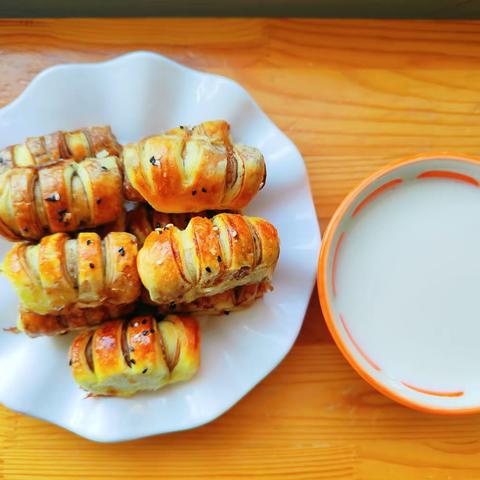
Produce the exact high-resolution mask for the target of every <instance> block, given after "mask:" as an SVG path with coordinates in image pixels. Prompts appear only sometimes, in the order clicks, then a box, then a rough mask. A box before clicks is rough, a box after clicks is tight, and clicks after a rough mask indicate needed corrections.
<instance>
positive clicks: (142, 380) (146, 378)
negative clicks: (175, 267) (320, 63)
mask: <svg viewBox="0 0 480 480" xmlns="http://www.w3.org/2000/svg"><path fill="white" fill-rule="evenodd" d="M199 364H200V333H199V328H198V324H197V322H196V321H195V320H194V319H193V318H190V317H178V316H176V315H169V316H168V317H166V318H165V319H164V320H162V321H161V322H157V321H156V320H155V318H153V317H152V316H140V317H135V318H133V319H132V320H130V321H124V320H113V321H110V322H107V323H105V324H103V325H102V326H101V327H99V328H97V329H96V330H95V331H94V332H91V331H90V332H82V333H81V334H80V335H78V336H77V337H76V338H75V339H74V341H73V343H72V345H71V347H70V365H71V367H72V373H73V377H74V379H75V381H76V382H77V383H78V384H79V385H80V386H81V387H82V388H83V389H85V390H87V391H89V392H92V393H94V394H97V395H119V396H130V395H133V394H134V393H136V392H138V391H140V390H156V389H158V388H161V387H163V386H165V385H167V384H169V383H174V382H178V381H185V380H189V379H190V378H191V377H192V376H193V375H194V374H195V373H196V371H197V370H198V367H199Z"/></svg>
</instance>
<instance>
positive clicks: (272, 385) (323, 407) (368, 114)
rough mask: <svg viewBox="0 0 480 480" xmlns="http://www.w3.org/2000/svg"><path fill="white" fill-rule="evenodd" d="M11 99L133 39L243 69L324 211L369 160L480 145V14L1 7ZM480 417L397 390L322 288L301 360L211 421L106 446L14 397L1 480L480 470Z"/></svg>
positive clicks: (181, 57) (454, 475) (6, 419)
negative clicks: (438, 16) (406, 16)
mask: <svg viewBox="0 0 480 480" xmlns="http://www.w3.org/2000/svg"><path fill="white" fill-rule="evenodd" d="M0 45H1V62H0V104H1V105H4V104H6V103H7V102H9V101H10V100H12V99H13V98H14V97H15V96H16V95H18V94H19V93H20V92H21V91H22V90H23V89H24V88H25V86H26V85H27V84H28V82H29V81H30V80H31V79H32V77H33V76H34V75H35V74H36V73H38V72H39V71H40V70H42V69H43V68H45V67H47V66H50V65H53V64H57V63H61V62H86V61H96V60H104V59H107V58H111V57H113V56H115V55H118V54H121V53H123V52H126V51H129V50H133V49H148V50H153V51H157V52H159V53H163V54H165V55H168V56H169V57H171V58H173V59H175V60H178V61H180V62H182V63H185V64H187V65H189V66H192V67H194V68H198V69H201V70H206V71H211V72H215V73H220V74H224V75H228V76H229V77H231V78H233V79H235V80H237V81H239V82H241V83H242V84H243V85H244V86H245V87H246V88H247V89H248V90H249V91H250V92H251V93H252V95H253V96H254V97H255V99H256V100H257V101H258V102H259V103H260V105H261V106H262V107H263V108H264V110H265V111H266V112H267V113H268V114H269V115H270V116H271V118H272V119H273V120H274V121H275V122H276V123H277V124H278V125H279V126H280V128H282V129H283V130H284V131H285V132H286V133H287V134H288V135H289V136H290V137H291V138H292V139H293V141H294V142H295V143H296V144H297V146H298V147H299V148H300V150H301V152H302V154H303V155H304V158H305V162H306V164H307V168H308V171H309V174H310V182H311V186H312V192H313V195H314V200H315V204H316V207H317V212H318V216H319V218H320V220H321V223H322V226H323V227H325V226H326V223H327V221H328V219H329V217H330V216H331V215H332V213H333V212H334V210H335V208H336V206H337V205H338V203H339V202H340V201H341V199H342V198H343V197H344V196H345V195H346V194H347V192H348V191H349V190H350V189H351V188H352V186H354V185H355V184H356V183H357V182H358V181H360V180H361V179H362V178H363V177H365V176H366V175H367V174H369V173H371V172H373V171H374V170H376V169H377V168H379V167H381V166H383V165H385V164H387V163H388V162H390V161H392V160H394V159H396V158H398V157H399V156H401V155H406V154H411V153H416V152H419V151H425V150H430V149H434V150H442V149H455V150H463V151H467V152H471V153H479V152H480V148H479V146H480V141H479V139H480V121H479V113H480V102H479V100H478V89H479V88H478V85H479V84H480V67H479V65H480V62H479V60H480V23H478V22H453V21H451V22H434V21H429V22H402V21H381V22H379V21H353V20H346V21H338V20H300V19H298V20H282V19H228V20H222V19H204V20H192V19H129V20H126V19H116V20H111V19H109V20H81V19H76V20H75V19H70V20H49V19H45V20H34V21H32V20H15V21H7V20H3V21H0ZM479 428H480V416H470V417H440V416H432V415H426V414H421V413H418V412H414V411H411V410H408V409H406V408H404V407H401V406H399V405H396V404H394V403H393V402H391V401H390V400H388V399H386V398H385V397H383V396H381V395H380V394H378V393H376V392H375V391H374V390H373V389H372V388H371V387H369V386H368V385H367V384H366V383H365V382H364V381H363V380H361V379H360V378H359V377H358V375H356V374H355V372H354V371H353V370H352V369H351V368H350V367H349V366H348V364H347V363H346V362H345V360H344V359H343V357H342V356H341V355H340V353H339V352H338V350H337V349H336V347H335V346H334V345H333V344H332V341H331V338H330V336H329V334H328V332H327V331H326V328H325V325H324V323H323V319H322V317H321V312H320V308H319V305H318V300H316V297H315V295H314V296H313V299H312V302H311V304H310V307H309V310H308V313H307V318H306V320H305V324H304V327H303V329H302V332H301V334H300V337H299V339H298V340H297V342H296V344H295V346H294V348H293V349H292V352H291V353H290V355H289V356H288V357H287V358H286V360H285V361H284V362H283V363H282V364H281V365H280V366H279V367H278V368H277V369H276V370H275V371H274V372H273V373H272V375H270V376H269V377H268V378H267V379H265V380H264V381H263V382H262V383H261V384H260V385H259V386H258V387H257V388H255V389H254V390H253V391H252V392H251V393H250V394H249V395H247V396H246V397H245V398H244V399H243V400H242V401H241V402H240V403H239V404H238V405H236V406H235V407H234V408H233V409H232V410H231V411H229V412H228V413H227V414H225V415H224V416H223V417H221V418H220V419H218V420H216V421H215V422H213V423H212V424H210V425H207V426H205V427H202V428H200V429H197V430H193V431H189V432H182V433H177V434H172V435H166V436H161V437H154V438H150V439H145V440H140V441H136V442H128V443H126V444H119V445H97V444H93V443H91V442H89V441H86V440H83V439H80V438H78V437H76V436H75V435H73V434H71V433H68V432H65V431H63V430H61V429H59V428H57V427H54V426H52V425H48V424H46V423H44V422H41V421H38V420H35V419H31V418H27V417H24V416H21V415H17V414H15V413H13V412H10V411H8V410H7V409H5V408H0V479H2V480H3V479H8V480H14V479H15V480H17V479H27V478H48V479H52V478H66V477H69V478H88V479H97V478H98V479H106V478H118V479H122V478H144V479H148V478H159V477H160V476H162V478H165V479H168V478H177V479H180V478H192V479H194V478H211V477H214V476H215V477H218V478H236V479H238V478H251V477H256V478H275V479H276V478H291V479H306V478H310V479H323V478H324V479H330V480H332V479H333V480H334V479H340V478H345V479H362V480H363V479H368V480H371V479H373V480H377V479H378V480H384V479H385V478H388V479H389V480H397V479H398V480H404V479H409V480H410V479H425V478H432V479H442V480H445V479H453V480H457V479H475V478H480V455H479V453H480V441H479V440H478V431H479Z"/></svg>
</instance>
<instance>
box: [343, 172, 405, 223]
mask: <svg viewBox="0 0 480 480" xmlns="http://www.w3.org/2000/svg"><path fill="white" fill-rule="evenodd" d="M402 182H403V180H402V179H401V178H395V179H394V180H390V181H389V182H387V183H385V184H383V185H382V186H381V187H378V188H377V189H376V190H374V191H373V192H372V193H370V194H369V195H367V196H366V197H365V198H364V199H363V200H362V201H361V202H360V203H359V204H358V205H357V207H356V208H355V210H354V211H353V213H352V217H354V216H355V215H356V214H357V213H358V212H359V211H360V210H361V209H362V208H363V207H364V206H365V205H366V204H367V203H369V202H371V201H372V200H373V199H375V198H376V197H378V196H379V195H380V194H381V193H383V192H385V191H386V190H389V189H390V188H393V187H394V186H395V185H398V184H399V183H402Z"/></svg>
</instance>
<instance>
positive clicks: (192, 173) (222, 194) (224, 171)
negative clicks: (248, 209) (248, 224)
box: [122, 121, 266, 213]
mask: <svg viewBox="0 0 480 480" xmlns="http://www.w3.org/2000/svg"><path fill="white" fill-rule="evenodd" d="M122 163H123V167H124V171H125V180H126V183H127V187H126V192H125V195H126V197H127V198H128V199H130V200H136V201H138V200H139V198H143V199H144V200H145V201H147V202H148V203H149V204H150V205H152V207H153V208H154V209H155V210H157V211H160V212H174V213H177V212H199V211H202V210H239V209H242V208H243V207H245V206H246V205H247V204H248V203H249V202H250V200H251V199H252V198H253V196H254V195H255V194H256V193H257V192H258V190H259V189H260V188H262V186H263V183H264V181H265V171H266V170H265V162H264V159H263V156H262V154H261V153H260V151H258V150H257V149H255V148H253V147H247V146H244V145H237V144H232V142H231V140H230V125H229V124H228V123H227V122H225V121H213V122H204V123H201V124H200V125H198V126H196V127H193V128H192V129H190V128H187V127H179V128H176V129H174V130H170V131H168V132H167V133H165V134H164V135H155V136H151V137H147V138H145V139H143V140H141V141H140V142H138V143H132V144H129V145H126V146H125V147H124V149H123V154H122Z"/></svg>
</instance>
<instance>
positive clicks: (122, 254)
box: [118, 247, 125, 257]
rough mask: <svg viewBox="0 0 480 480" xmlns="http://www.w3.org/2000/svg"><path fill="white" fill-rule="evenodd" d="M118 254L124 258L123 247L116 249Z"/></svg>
mask: <svg viewBox="0 0 480 480" xmlns="http://www.w3.org/2000/svg"><path fill="white" fill-rule="evenodd" d="M118 253H119V254H120V255H121V256H122V257H124V256H125V249H124V248H123V247H120V248H119V249H118Z"/></svg>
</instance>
